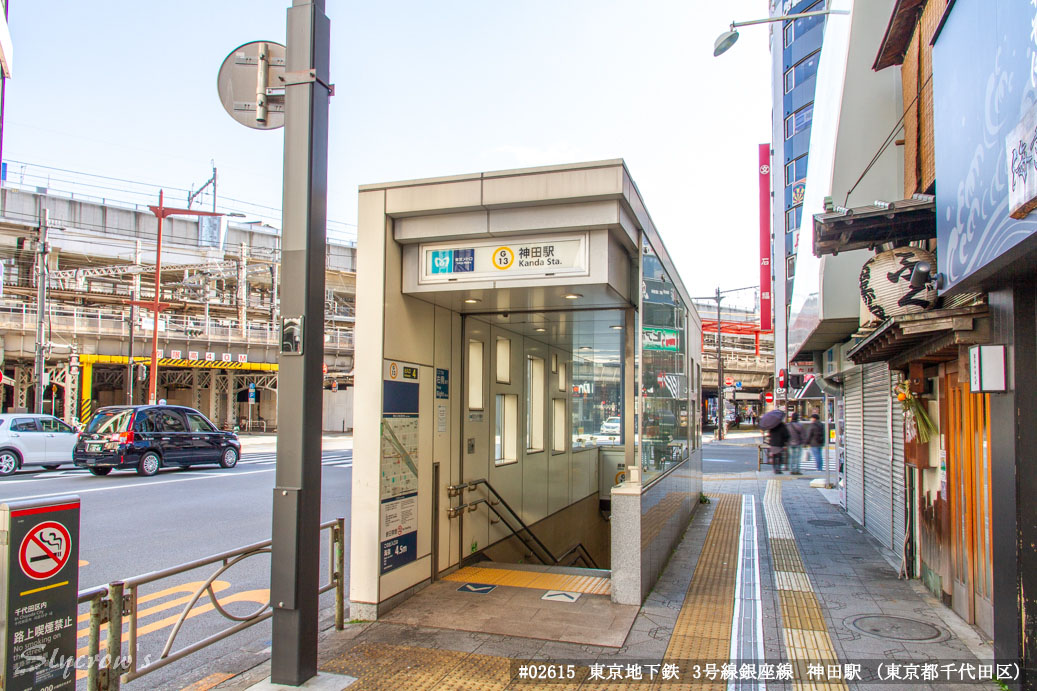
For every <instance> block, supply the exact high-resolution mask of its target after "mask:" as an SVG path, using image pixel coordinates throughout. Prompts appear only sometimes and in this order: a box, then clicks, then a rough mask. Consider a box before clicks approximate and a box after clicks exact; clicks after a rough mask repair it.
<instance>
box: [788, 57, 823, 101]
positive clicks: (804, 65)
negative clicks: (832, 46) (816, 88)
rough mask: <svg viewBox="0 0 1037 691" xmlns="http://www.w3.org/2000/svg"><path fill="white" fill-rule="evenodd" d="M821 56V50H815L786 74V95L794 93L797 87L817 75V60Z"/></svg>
mask: <svg viewBox="0 0 1037 691" xmlns="http://www.w3.org/2000/svg"><path fill="white" fill-rule="evenodd" d="M820 55H821V51H820V50H815V51H814V52H813V53H811V54H810V55H808V56H806V57H805V58H803V59H802V60H800V61H799V62H797V63H796V64H795V65H793V66H792V67H790V68H789V69H788V70H786V72H785V93H788V92H790V91H792V90H793V89H794V88H795V87H796V86H798V85H800V84H802V83H803V82H805V81H807V80H808V79H810V78H811V77H813V76H814V75H815V74H817V58H818V57H819V56H820Z"/></svg>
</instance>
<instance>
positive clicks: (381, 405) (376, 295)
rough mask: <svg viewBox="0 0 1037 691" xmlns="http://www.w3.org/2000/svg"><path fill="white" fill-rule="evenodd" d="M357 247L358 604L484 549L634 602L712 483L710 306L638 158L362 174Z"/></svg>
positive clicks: (366, 615)
mask: <svg viewBox="0 0 1037 691" xmlns="http://www.w3.org/2000/svg"><path fill="white" fill-rule="evenodd" d="M358 247H359V248H360V249H359V252H360V253H361V255H362V256H363V257H364V261H363V262H362V263H361V264H360V266H359V267H358V273H357V329H356V334H357V340H356V367H357V368H358V369H360V370H361V371H363V372H365V373H369V374H367V375H365V376H362V377H360V378H359V380H358V381H357V385H356V388H355V404H354V405H355V408H354V409H355V413H354V449H355V451H354V457H355V458H356V459H357V461H355V466H354V471H353V494H352V512H353V518H352V540H351V550H352V555H351V562H350V563H351V567H350V568H351V577H350V600H351V608H352V616H353V617H356V618H363V619H375V618H377V617H378V616H379V614H380V613H384V612H385V611H386V610H388V609H390V608H392V607H394V606H395V605H397V604H399V603H400V602H401V601H403V600H405V599H406V598H408V597H409V596H410V595H412V594H413V593H414V592H416V590H417V589H420V588H422V587H423V586H425V585H427V584H429V583H430V582H432V581H436V580H439V579H441V578H444V577H446V576H447V575H449V574H451V573H452V572H454V571H455V570H457V569H462V572H463V570H464V568H465V567H466V566H467V565H470V564H472V563H474V562H478V561H480V560H483V559H492V560H494V561H497V562H505V563H506V562H509V561H515V562H517V561H525V562H529V561H530V560H533V561H534V562H536V561H539V562H541V564H543V565H545V566H557V565H559V564H562V565H565V566H572V565H576V566H594V567H596V568H599V569H607V570H609V571H610V574H611V579H610V581H609V584H608V586H607V587H604V586H603V589H602V591H601V592H603V593H609V594H610V595H611V597H612V599H613V600H614V601H616V602H620V603H623V604H635V603H640V602H641V600H642V599H643V598H644V597H645V595H646V594H647V592H648V590H649V589H650V588H651V586H652V585H653V584H654V582H655V579H656V578H657V577H658V573H659V572H660V571H661V568H662V565H663V562H664V561H665V558H664V555H666V554H669V551H670V549H671V548H672V547H673V545H674V544H675V541H676V539H677V538H678V536H679V535H680V534H681V533H682V532H683V528H684V526H685V525H686V524H687V521H688V520H690V517H691V514H692V512H693V511H694V509H695V507H696V506H697V498H698V495H699V493H700V492H701V449H700V439H701V425H700V412H701V409H700V406H699V402H700V398H701V366H700V364H701V320H700V319H699V317H698V314H697V312H696V311H695V307H694V306H693V305H692V304H691V301H690V299H689V297H688V294H687V291H686V289H685V288H684V285H683V283H682V282H681V280H680V276H679V275H678V274H677V272H676V269H675V267H674V266H673V262H672V261H671V259H670V256H669V255H668V254H667V252H666V248H665V247H664V246H663V243H662V240H661V238H660V237H659V234H658V232H657V231H656V228H655V226H654V225H653V223H652V220H651V218H650V216H649V215H648V212H647V211H646V209H645V207H644V204H643V201H642V199H641V197H640V194H639V193H638V191H637V188H636V186H635V185H634V183H633V181H632V179H631V178H630V175H629V172H628V171H627V169H626V166H625V164H624V163H623V161H621V160H612V161H600V162H594V163H583V164H573V165H565V166H552V167H545V168H534V169H522V170H511V171H500V172H493V173H478V174H474V175H462V176H455V177H447V178H433V179H427V180H412V181H405V182H395V183H385V184H376V185H366V186H362V187H361V188H360V200H359V225H358ZM379 373H380V375H379ZM678 469H683V472H676V471H677V470H678ZM664 497H666V498H667V501H665V502H661V500H662V499H663V498H664ZM675 498H679V500H677V501H675V500H674V499H675ZM650 507H655V510H656V513H658V510H659V507H663V508H666V511H665V512H664V513H658V515H655V514H652V513H651V512H650V511H649V508H650ZM603 508H604V509H606V510H609V511H611V522H609V521H608V520H605V519H604V518H603V516H602V512H601V510H602V509H603ZM642 509H644V511H643V510H642ZM645 512H649V515H643V514H644V513H645ZM502 514H503V515H502ZM643 520H644V521H647V522H649V523H651V525H646V526H645V528H644V529H642V527H641V523H642V521H643ZM516 526H528V530H518V529H516ZM523 536H525V537H523ZM655 556H658V557H659V558H658V559H656V558H655ZM563 562H564V563H563ZM451 577H452V578H453V576H451Z"/></svg>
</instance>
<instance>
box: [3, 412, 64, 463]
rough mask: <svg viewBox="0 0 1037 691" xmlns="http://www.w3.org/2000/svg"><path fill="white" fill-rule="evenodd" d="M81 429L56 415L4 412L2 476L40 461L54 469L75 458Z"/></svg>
mask: <svg viewBox="0 0 1037 691" xmlns="http://www.w3.org/2000/svg"><path fill="white" fill-rule="evenodd" d="M78 436H79V433H78V432H76V430H75V429H73V428H72V427H71V426H69V425H68V424H66V423H64V422H62V421H61V420H59V419H57V418H56V417H54V416H53V415H34V414H32V413H4V414H2V415H0V477H2V476H4V475H10V474H11V473H13V472H14V471H16V470H18V469H19V468H23V467H25V466H31V465H38V466H43V467H44V468H47V469H48V470H53V469H55V468H57V467H58V466H60V465H62V464H63V463H71V462H72V450H73V449H74V448H75V446H76V439H77V437H78Z"/></svg>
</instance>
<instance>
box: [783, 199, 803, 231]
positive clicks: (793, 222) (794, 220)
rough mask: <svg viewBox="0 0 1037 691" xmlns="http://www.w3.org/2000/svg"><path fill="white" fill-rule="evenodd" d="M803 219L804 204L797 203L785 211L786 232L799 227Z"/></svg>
mask: <svg viewBox="0 0 1037 691" xmlns="http://www.w3.org/2000/svg"><path fill="white" fill-rule="evenodd" d="M802 221H803V205H802V204H797V205H796V206H794V207H792V208H791V209H789V210H788V211H786V212H785V232H786V233H791V232H792V231H794V230H796V229H798V228H799V224H800V223H802Z"/></svg>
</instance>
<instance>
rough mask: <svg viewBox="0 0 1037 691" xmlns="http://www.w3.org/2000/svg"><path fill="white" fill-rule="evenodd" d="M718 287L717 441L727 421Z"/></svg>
mask: <svg viewBox="0 0 1037 691" xmlns="http://www.w3.org/2000/svg"><path fill="white" fill-rule="evenodd" d="M721 300H723V298H722V297H720V286H717V297H716V301H717V439H721V440H722V439H723V438H724V425H725V424H726V422H727V420H726V417H725V412H724V351H723V347H722V346H721V345H720V336H721V333H720V301H721Z"/></svg>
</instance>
